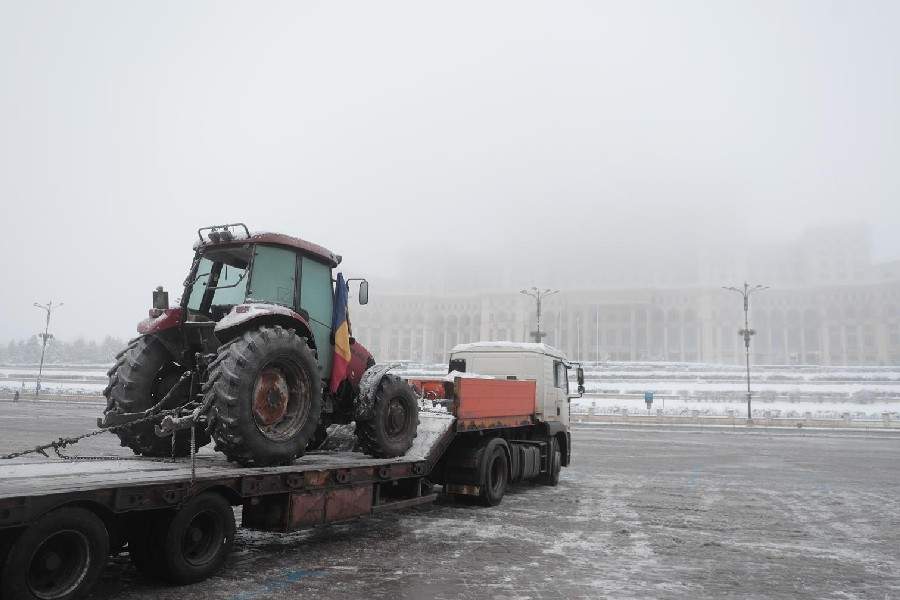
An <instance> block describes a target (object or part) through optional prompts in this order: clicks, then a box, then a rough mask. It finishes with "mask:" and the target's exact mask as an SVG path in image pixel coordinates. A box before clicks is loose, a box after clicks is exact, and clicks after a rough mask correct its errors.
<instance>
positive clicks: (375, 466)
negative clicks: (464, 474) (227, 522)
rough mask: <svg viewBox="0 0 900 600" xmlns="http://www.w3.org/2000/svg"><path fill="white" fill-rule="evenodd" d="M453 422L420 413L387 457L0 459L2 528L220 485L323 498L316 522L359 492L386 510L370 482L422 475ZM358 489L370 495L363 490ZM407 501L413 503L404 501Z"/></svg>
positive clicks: (146, 505)
mask: <svg viewBox="0 0 900 600" xmlns="http://www.w3.org/2000/svg"><path fill="white" fill-rule="evenodd" d="M454 423H455V419H454V417H453V416H452V415H449V414H447V413H440V412H426V411H423V412H422V413H421V423H420V432H419V435H418V436H417V439H416V442H415V444H414V445H413V447H412V448H411V449H410V450H409V452H407V454H406V455H404V456H401V457H398V458H391V459H377V458H371V457H369V456H366V455H364V454H362V453H360V452H351V451H322V452H311V453H308V454H306V455H304V456H303V457H301V458H298V459H296V460H295V461H294V462H293V463H291V464H290V465H284V466H277V467H237V466H235V465H234V464H232V463H229V462H228V461H227V460H226V459H225V458H224V457H222V456H221V455H219V454H217V453H211V454H205V455H204V454H199V455H197V456H195V457H194V460H193V464H192V461H191V459H190V458H180V459H153V458H141V457H127V458H118V457H109V458H102V459H77V458H76V459H71V460H63V459H33V458H32V459H26V458H18V459H14V460H10V461H6V462H2V463H0V529H2V528H8V527H16V526H21V525H24V524H26V523H28V522H30V521H32V520H33V519H35V518H37V517H39V516H40V515H42V514H44V513H46V512H47V511H48V510H52V509H53V508H54V507H55V506H57V505H60V504H64V503H71V502H73V501H86V502H91V503H95V504H99V505H101V506H103V507H105V508H106V509H108V510H109V511H111V512H112V513H114V514H117V513H123V512H129V511H134V510H148V509H154V508H165V507H171V506H176V505H178V504H179V503H180V502H182V501H183V500H184V499H185V498H188V497H190V496H192V495H195V494H197V493H199V492H202V491H204V490H207V489H210V488H217V489H220V490H221V491H223V492H224V493H226V494H228V495H229V496H230V498H231V499H232V502H233V503H234V504H245V506H248V507H252V506H256V505H257V504H259V501H258V497H260V496H274V495H281V496H285V497H288V496H293V497H294V498H295V500H294V501H295V502H296V498H299V497H304V496H309V497H310V498H312V499H313V500H315V501H316V502H319V500H322V502H320V504H322V506H321V509H322V510H321V511H320V513H321V514H320V515H319V517H320V518H321V521H322V522H326V521H331V520H335V518H334V517H335V516H340V514H337V513H334V511H333V510H332V511H331V512H329V510H328V507H327V504H328V500H329V499H330V500H331V501H332V504H342V503H343V504H346V500H347V499H348V498H349V497H351V496H353V494H354V493H355V494H356V495H357V496H359V498H357V499H356V502H355V507H356V508H357V509H360V510H362V509H363V507H365V505H366V504H367V503H368V508H369V509H372V510H375V509H376V507H381V509H384V508H386V507H384V506H383V505H385V504H389V503H390V502H389V499H387V498H384V499H383V498H381V495H380V494H379V491H380V490H379V488H378V487H377V486H376V488H375V493H374V495H373V494H372V493H371V489H372V486H373V485H374V484H384V483H393V482H396V481H398V480H402V479H407V478H421V477H424V476H426V475H427V474H428V473H429V472H430V470H431V468H432V467H433V465H434V463H435V462H437V460H438V459H439V458H440V457H441V455H442V454H443V452H444V450H445V449H446V448H447V446H449V444H450V442H451V441H452V439H453V436H454V434H455V427H454ZM363 489H366V490H369V493H368V494H363V493H362V492H363ZM342 495H343V496H346V498H343V497H342ZM326 496H327V497H326ZM363 496H365V497H363ZM320 497H321V498H320ZM416 498H417V499H418V498H420V496H419V495H417V496H416ZM405 500H411V499H410V498H405ZM429 500H433V498H429V497H428V496H427V495H426V496H425V497H421V500H420V501H421V502H427V501H429ZM411 503H416V502H406V503H405V504H406V505H408V504H411ZM397 507H398V508H399V507H400V506H399V505H398V506H397ZM251 510H252V508H251ZM363 512H366V511H363ZM341 514H343V513H341ZM354 516H355V515H354ZM251 521H252V519H251ZM315 522H316V520H315V515H312V516H310V515H307V516H306V519H305V520H304V519H301V518H299V517H297V518H294V519H293V520H289V521H286V522H285V523H283V524H282V526H281V527H282V528H285V529H287V528H292V527H294V526H302V525H308V524H314V523H315ZM269 526H271V525H269Z"/></svg>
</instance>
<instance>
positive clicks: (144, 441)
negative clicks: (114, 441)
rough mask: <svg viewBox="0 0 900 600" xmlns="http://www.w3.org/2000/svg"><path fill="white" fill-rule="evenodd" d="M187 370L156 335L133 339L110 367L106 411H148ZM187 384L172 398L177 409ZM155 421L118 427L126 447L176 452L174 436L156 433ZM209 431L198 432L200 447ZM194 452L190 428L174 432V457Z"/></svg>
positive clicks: (166, 453) (159, 453)
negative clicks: (174, 359)
mask: <svg viewBox="0 0 900 600" xmlns="http://www.w3.org/2000/svg"><path fill="white" fill-rule="evenodd" d="M183 372H184V369H183V368H182V367H180V366H179V365H178V364H176V363H175V362H173V361H172V357H171V356H170V355H169V352H168V351H167V350H166V348H165V347H164V346H163V345H162V343H161V342H160V341H159V340H157V339H156V338H155V337H153V336H147V335H145V336H142V337H139V338H137V339H134V340H132V341H131V343H130V344H128V347H127V348H125V350H123V351H122V352H121V353H120V354H119V356H118V357H117V358H116V364H115V365H114V366H113V368H112V369H110V370H109V385H107V386H106V389H105V390H104V391H103V395H104V396H106V410H105V411H104V414H109V413H135V412H141V411H145V410H147V409H148V408H150V407H151V406H154V405H155V404H156V403H157V402H159V401H160V400H162V399H163V398H164V397H165V395H166V394H167V393H168V392H169V390H171V389H172V386H174V385H175V383H176V382H177V381H178V379H179V377H181V374H182V373H183ZM189 393H190V392H189V390H188V389H187V386H185V387H184V389H183V390H182V391H181V393H178V394H175V397H173V398H171V399H170V400H169V403H168V406H164V408H174V407H176V406H179V405H180V404H184V403H185V402H187V400H188V395H189ZM153 425H154V423H152V422H148V423H141V424H139V425H134V426H131V427H123V428H120V429H117V430H116V435H118V436H119V439H120V440H121V442H122V445H123V446H128V447H129V448H131V449H132V450H133V451H134V453H135V454H140V455H143V456H170V455H171V454H172V453H173V449H172V438H170V437H164V438H161V437H159V436H157V435H156V434H155V433H154V431H153ZM209 439H210V438H209V434H207V433H206V432H205V431H203V430H202V429H198V430H197V432H196V440H197V447H198V448H199V447H201V446H205V445H206V444H208V443H209ZM190 452H191V432H190V430H185V431H178V432H176V433H175V448H174V454H175V456H187V455H189V454H190Z"/></svg>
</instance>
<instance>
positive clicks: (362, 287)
mask: <svg viewBox="0 0 900 600" xmlns="http://www.w3.org/2000/svg"><path fill="white" fill-rule="evenodd" d="M359 303H360V304H368V303H369V282H368V281H366V280H365V279H363V280H362V281H360V282H359Z"/></svg>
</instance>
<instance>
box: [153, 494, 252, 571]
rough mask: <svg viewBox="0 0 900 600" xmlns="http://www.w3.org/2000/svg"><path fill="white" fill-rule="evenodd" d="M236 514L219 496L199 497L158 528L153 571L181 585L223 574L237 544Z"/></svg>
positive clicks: (166, 518)
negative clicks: (226, 558) (229, 555)
mask: <svg viewBox="0 0 900 600" xmlns="http://www.w3.org/2000/svg"><path fill="white" fill-rule="evenodd" d="M234 531H235V524H234V511H232V510H231V504H229V503H228V501H227V500H225V498H223V497H222V496H221V495H220V494H217V493H215V492H206V493H203V494H200V495H199V496H195V497H193V498H191V499H190V500H188V502H187V503H186V504H185V505H184V506H183V507H182V508H181V509H180V510H178V511H177V512H175V513H170V514H168V515H166V516H164V517H163V518H161V519H160V521H159V522H158V523H157V524H156V526H155V527H154V531H153V534H152V538H151V540H150V544H151V545H150V549H151V551H152V552H153V553H154V554H155V556H151V557H150V558H151V560H152V561H153V562H152V563H151V564H150V565H149V569H150V571H151V572H152V573H153V574H155V575H157V576H159V577H160V578H162V579H164V580H166V581H168V582H170V583H174V584H177V585H184V584H188V583H196V582H198V581H202V580H204V579H206V578H207V577H209V576H210V575H212V574H213V573H215V572H216V571H218V570H219V568H220V567H221V566H222V563H223V562H224V561H225V557H226V556H228V553H229V552H231V546H232V545H233V544H234Z"/></svg>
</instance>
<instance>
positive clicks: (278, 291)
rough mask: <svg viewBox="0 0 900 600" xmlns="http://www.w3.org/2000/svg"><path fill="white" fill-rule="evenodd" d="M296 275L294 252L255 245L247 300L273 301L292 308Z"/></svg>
mask: <svg viewBox="0 0 900 600" xmlns="http://www.w3.org/2000/svg"><path fill="white" fill-rule="evenodd" d="M296 276H297V261H296V254H294V252H292V251H290V250H286V249H284V248H276V247H274V246H256V249H255V255H254V257H253V276H252V281H251V282H250V287H251V288H252V289H250V290H249V291H248V292H247V296H248V298H247V299H248V300H250V299H252V300H253V301H255V302H273V303H275V304H283V305H284V306H288V307H290V308H294V287H295V282H296Z"/></svg>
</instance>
